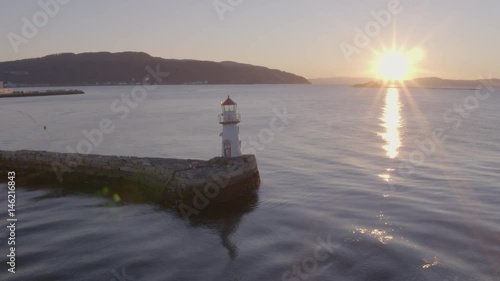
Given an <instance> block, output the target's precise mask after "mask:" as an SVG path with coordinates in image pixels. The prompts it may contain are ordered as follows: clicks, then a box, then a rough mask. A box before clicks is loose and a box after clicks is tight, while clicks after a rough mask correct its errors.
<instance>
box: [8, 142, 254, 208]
mask: <svg viewBox="0 0 500 281" xmlns="http://www.w3.org/2000/svg"><path fill="white" fill-rule="evenodd" d="M0 171H2V172H3V174H4V175H5V176H1V175H0V181H6V180H7V174H6V173H4V172H7V171H15V172H16V180H17V181H18V182H22V183H26V185H27V186H33V185H46V186H62V187H65V186H75V185H78V186H83V188H84V189H87V188H88V189H89V190H94V189H95V188H101V187H102V186H106V185H110V186H113V184H114V190H115V191H116V192H119V193H120V192H122V193H123V194H125V193H126V194H129V196H131V197H140V199H141V200H137V201H139V202H153V203H160V204H166V205H177V204H179V203H180V202H184V203H189V204H190V205H193V204H194V205H196V204H205V203H207V202H209V203H219V202H224V201H229V200H232V199H234V198H237V197H240V196H244V195H247V194H249V193H252V192H254V191H255V190H256V189H257V188H258V186H259V185H260V177H259V171H258V168H257V161H256V159H255V156H254V155H243V156H241V157H236V158H221V157H216V158H213V159H211V160H208V161H203V160H182V159H166V158H147V157H125V156H104V155H83V154H67V153H57V152H43V151H26V150H23V151H2V150H0ZM117 183H118V184H117ZM130 194H132V195H130ZM133 199H134V198H133ZM135 199H137V198H135ZM197 202H198V203H197Z"/></svg>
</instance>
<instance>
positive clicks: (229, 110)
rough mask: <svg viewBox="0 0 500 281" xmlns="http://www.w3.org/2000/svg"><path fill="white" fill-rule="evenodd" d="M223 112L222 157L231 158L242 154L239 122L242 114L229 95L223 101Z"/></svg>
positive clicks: (220, 118)
mask: <svg viewBox="0 0 500 281" xmlns="http://www.w3.org/2000/svg"><path fill="white" fill-rule="evenodd" d="M221 107H222V113H221V114H219V123H220V124H222V134H221V136H222V157H224V158H231V157H238V156H241V141H240V127H239V125H238V124H239V123H240V120H241V116H240V114H239V113H237V112H236V108H237V104H236V103H235V102H234V101H233V100H232V99H231V98H230V97H229V96H227V99H226V100H225V101H223V102H222V103H221Z"/></svg>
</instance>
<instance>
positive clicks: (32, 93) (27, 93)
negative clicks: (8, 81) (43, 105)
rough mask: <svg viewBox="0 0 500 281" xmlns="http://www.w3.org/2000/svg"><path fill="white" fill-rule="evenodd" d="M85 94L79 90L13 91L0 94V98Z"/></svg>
mask: <svg viewBox="0 0 500 281" xmlns="http://www.w3.org/2000/svg"><path fill="white" fill-rule="evenodd" d="M81 94H85V92H84V91H81V90H49V91H44V92H39V91H14V92H13V93H11V94H0V98H20V97H42V96H63V95H81Z"/></svg>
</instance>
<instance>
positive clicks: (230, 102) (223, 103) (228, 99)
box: [221, 96, 236, 105]
mask: <svg viewBox="0 0 500 281" xmlns="http://www.w3.org/2000/svg"><path fill="white" fill-rule="evenodd" d="M221 105H236V103H235V102H234V101H233V100H232V99H231V98H230V97H229V96H227V99H226V100H225V101H223V102H222V103H221Z"/></svg>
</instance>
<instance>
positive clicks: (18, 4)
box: [0, 0, 500, 78]
mask: <svg viewBox="0 0 500 281" xmlns="http://www.w3.org/2000/svg"><path fill="white" fill-rule="evenodd" d="M50 1H55V0H41V2H50ZM60 1H62V0H60ZM66 1H67V0H66ZM217 1H218V2H217ZM217 1H215V2H216V3H219V4H220V3H233V4H235V5H234V7H231V9H232V10H230V11H226V12H224V13H223V14H222V12H219V13H218V12H217V10H216V9H215V8H214V0H176V1H168V0H141V1H140V0H72V1H69V2H68V3H67V4H64V5H61V6H60V7H59V11H58V13H56V14H55V15H53V17H50V16H49V17H48V21H46V23H44V17H43V15H42V13H44V12H41V11H44V10H43V9H42V8H41V6H40V4H39V0H22V1H6V0H3V1H2V9H1V10H0V21H1V25H0V36H1V40H0V61H8V60H16V59H22V58H30V57H39V56H44V55H47V54H52V53H61V52H75V53H80V52H95V51H111V52H118V51H129V50H130V51H143V52H147V53H149V54H151V55H153V56H160V57H164V58H179V59H183V58H190V59H200V60H214V61H224V60H232V61H237V62H244V63H250V64H257V65H263V66H267V67H270V68H278V69H281V70H285V71H289V72H293V73H296V74H299V75H303V76H305V77H307V78H317V77H330V76H365V75H371V74H372V73H373V72H372V65H371V63H372V61H373V60H374V50H381V49H382V46H384V45H385V46H387V47H390V46H391V45H392V42H393V39H394V42H395V45H396V46H398V47H400V46H403V45H404V46H405V47H406V49H407V50H409V49H412V48H416V47H417V48H418V50H419V51H420V53H421V54H423V56H422V60H421V61H420V63H419V69H421V70H420V71H419V72H418V73H415V76H441V77H444V78H478V77H480V76H486V75H489V74H491V75H493V76H496V77H500V54H499V53H500V1H498V0H482V1H472V0H439V1H436V0H432V1H431V0H421V1H417V0H413V1H412V0H400V1H399V2H400V6H399V10H400V13H398V14H397V15H394V14H391V19H390V21H389V22H390V24H389V25H387V26H385V27H384V26H381V25H380V24H378V23H377V24H375V25H378V26H379V27H380V30H377V28H376V26H375V25H374V23H375V22H374V17H373V15H372V14H371V13H372V12H379V11H381V10H387V9H388V8H387V7H388V3H390V2H391V1H395V0H370V1H368V0H366V1H354V0H338V1H336V0H274V1H273V0H217ZM227 5H228V4H227ZM229 5H230V4H229ZM220 7H221V9H222V6H220ZM401 9H402V10H401ZM220 15H222V17H221V16H220ZM23 17H25V18H27V19H28V20H29V21H30V22H34V21H33V18H34V17H35V18H36V19H37V20H38V25H40V26H41V27H40V28H38V29H39V30H38V32H36V34H35V35H34V36H33V38H26V36H24V35H23V32H22V28H23V25H25V23H24V22H23ZM370 22H372V23H371V27H372V36H373V37H370V42H369V44H368V45H367V46H366V47H365V46H362V45H358V47H359V46H361V48H358V49H357V52H358V53H355V54H353V55H352V56H351V61H350V62H349V61H348V60H347V59H346V57H345V56H344V54H343V51H342V50H341V48H340V45H341V44H342V42H344V43H345V44H350V45H352V46H353V47H356V44H355V42H354V36H355V35H356V31H355V30H356V28H359V29H361V30H364V29H365V27H366V25H367V24H368V25H370ZM9 33H10V34H11V35H10V37H11V39H12V36H13V35H12V34H16V36H18V37H16V39H17V40H18V41H17V42H18V51H19V52H18V53H16V52H15V51H14V48H13V47H12V44H11V43H10V41H11V39H9ZM27 34H28V35H29V36H32V35H31V34H29V33H27ZM14 37H15V36H14ZM19 38H23V42H22V43H19V42H20V41H19V40H20V39H19ZM344 46H345V45H344Z"/></svg>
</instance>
